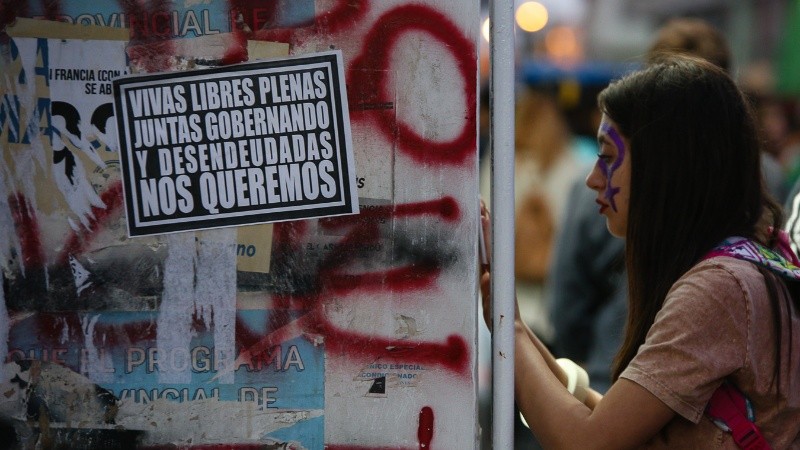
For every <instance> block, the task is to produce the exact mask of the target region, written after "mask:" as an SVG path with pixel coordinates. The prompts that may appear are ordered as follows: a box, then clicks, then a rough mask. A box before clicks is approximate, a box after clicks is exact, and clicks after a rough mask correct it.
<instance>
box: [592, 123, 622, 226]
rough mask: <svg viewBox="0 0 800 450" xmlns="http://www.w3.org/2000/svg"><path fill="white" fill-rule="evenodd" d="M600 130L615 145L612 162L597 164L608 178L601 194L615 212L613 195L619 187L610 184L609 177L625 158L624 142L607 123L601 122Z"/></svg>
mask: <svg viewBox="0 0 800 450" xmlns="http://www.w3.org/2000/svg"><path fill="white" fill-rule="evenodd" d="M601 130H602V131H603V133H605V134H606V135H607V136H608V137H609V138H611V140H612V141H614V145H616V146H617V157H616V158H615V159H614V163H613V164H611V166H609V165H608V164H606V162H605V161H603V160H600V161H598V164H599V165H600V170H602V171H603V173H605V176H606V180H608V186H606V191H605V193H604V194H603V196H604V197H605V198H606V200H608V203H609V205H611V209H613V210H614V212H617V202H616V201H614V197H616V195H617V194H618V193H619V189H620V188H619V187H614V186H612V185H611V177H613V176H614V173H615V172H616V171H617V169H619V167H620V166H621V165H622V162H623V161H624V160H625V144H624V143H623V142H622V137H621V136H620V135H619V133H617V130H615V129H614V128H612V127H611V126H609V125H608V124H603V126H602V128H601Z"/></svg>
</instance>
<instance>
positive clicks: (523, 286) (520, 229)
mask: <svg viewBox="0 0 800 450" xmlns="http://www.w3.org/2000/svg"><path fill="white" fill-rule="evenodd" d="M483 3H484V17H485V19H484V21H483V27H482V39H481V45H482V47H481V86H482V88H481V123H480V154H481V164H480V171H481V194H482V196H483V198H484V199H485V200H487V201H488V200H489V199H490V191H489V188H490V187H489V185H490V178H491V169H490V164H491V163H490V159H491V158H490V151H491V150H490V149H489V126H490V124H489V113H488V107H489V93H488V80H489V37H490V36H489V19H488V15H489V12H488V1H487V0H483ZM515 10H516V14H515V17H516V22H517V23H516V34H515V45H516V68H517V70H516V77H517V83H516V87H515V96H516V122H515V160H516V164H515V204H516V236H515V242H516V244H515V272H516V273H515V275H516V279H517V296H518V298H519V302H520V310H521V314H522V316H523V318H524V319H525V321H526V322H528V324H529V325H530V326H531V328H532V329H533V330H534V331H535V332H536V333H537V334H538V335H539V337H540V338H541V339H542V340H543V341H544V342H545V343H546V344H547V345H548V346H549V347H550V348H551V350H553V352H554V354H555V355H556V356H557V357H567V358H571V359H573V360H574V361H576V362H579V363H580V364H582V365H583V366H584V367H585V368H586V369H587V371H588V372H589V374H590V376H591V379H592V386H593V387H594V388H595V389H597V390H599V391H601V392H602V391H605V390H606V389H607V388H608V387H609V385H610V378H609V372H610V364H611V361H612V359H613V357H614V354H615V353H616V350H617V345H618V343H619V339H620V336H621V334H622V331H623V328H624V326H625V315H626V310H627V306H626V292H625V283H626V281H625V280H626V278H625V273H624V263H623V260H622V258H623V256H622V251H623V245H624V244H623V242H622V241H620V240H618V239H613V238H611V236H610V235H609V234H608V231H607V230H606V228H605V221H604V218H603V217H602V216H600V215H599V214H598V213H597V207H596V205H595V203H594V193H593V192H591V191H590V190H589V189H588V188H586V187H585V186H584V182H583V180H584V178H585V176H586V175H587V174H588V172H589V170H590V169H591V166H592V165H593V164H594V161H595V155H596V152H597V146H596V134H597V126H598V123H599V121H600V112H599V111H598V110H597V107H596V96H597V94H598V93H599V92H600V90H602V89H603V88H604V87H605V86H606V85H607V84H608V83H609V82H610V81H612V80H614V79H616V78H619V77H621V76H623V75H624V74H625V73H627V72H630V71H632V70H635V69H636V68H639V67H642V66H644V65H646V64H647V63H648V62H650V61H652V60H653V59H654V58H656V57H657V56H658V54H662V53H665V52H671V51H679V52H682V53H690V54H693V55H695V56H699V57H703V58H705V59H708V60H710V61H712V62H714V63H715V64H718V65H720V66H721V67H723V68H724V69H726V70H727V71H728V72H729V73H730V74H731V77H732V78H733V79H734V80H735V81H736V82H737V83H738V84H739V86H740V87H741V89H742V91H743V92H744V93H745V94H746V95H747V97H748V98H749V100H750V102H751V104H752V107H753V111H754V114H755V116H756V118H757V120H758V122H759V124H760V132H761V141H762V144H763V155H762V172H763V173H764V177H765V180H766V182H767V186H768V187H769V190H770V192H771V193H772V195H773V196H774V197H776V199H777V200H778V202H779V203H782V204H786V203H787V202H789V201H790V197H791V196H792V195H791V192H792V191H793V187H795V186H796V184H798V183H800V0H671V1H668V2H666V1H661V0H537V1H525V0H516V2H515ZM709 175H710V176H713V174H709ZM795 189H796V187H795ZM489 206H491V205H489ZM480 340H481V342H480V355H481V363H480V364H479V389H480V397H481V414H480V415H481V426H482V429H483V434H482V436H483V437H482V441H483V442H482V443H483V448H490V447H491V444H490V443H491V361H490V360H489V358H490V355H491V351H490V337H489V335H488V331H487V330H486V329H485V327H481V336H480ZM515 442H516V448H536V445H537V444H536V442H535V440H534V439H533V438H532V436H531V435H530V432H529V431H528V430H527V429H525V428H524V425H522V424H521V423H518V426H517V431H516V436H515Z"/></svg>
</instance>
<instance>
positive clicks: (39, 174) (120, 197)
mask: <svg viewBox="0 0 800 450" xmlns="http://www.w3.org/2000/svg"><path fill="white" fill-rule="evenodd" d="M478 8H479V2H472V1H464V0H452V1H434V0H429V1H424V0H423V1H415V2H405V1H402V0H380V1H378V0H317V1H313V0H284V1H268V2H265V1H247V0H230V1H221V0H199V1H191V0H184V1H178V0H175V1H174V2H170V1H159V0H152V1H139V0H120V1H109V2H93V1H88V0H87V1H81V0H76V1H69V2H67V1H48V2H40V1H28V2H26V1H12V2H2V4H0V30H2V33H0V77H2V83H1V84H0V94H1V95H2V102H1V103H0V148H2V161H0V257H2V280H3V289H2V291H0V355H3V357H4V364H3V365H2V366H0V375H2V377H0V380H1V381H2V386H0V387H2V393H3V395H2V396H0V441H2V442H5V443H9V444H8V445H9V447H10V448H34V447H35V448H104V449H105V448H145V449H158V448H198V449H212V448H213V449H222V448H247V449H249V448H265V449H267V448H292V449H301V448H307V449H322V448H327V449H374V448H381V449H388V448H392V449H412V448H413V449H416V448H438V449H465V448H475V446H476V442H477V439H478V434H479V430H478V427H477V411H476V409H477V399H476V361H477V357H476V342H477V322H476V321H477V302H476V298H477V292H476V270H475V261H476V259H477V208H478V198H477V191H478V188H477V148H476V146H477V136H476V132H477V125H476V111H477V108H476V98H477V95H476V94H477V86H476V80H477V46H476V45H477V39H478V28H479V27H478V18H479V11H478ZM26 18H27V19H35V22H34V23H33V24H31V21H26V20H24V19H26ZM58 22H60V23H58ZM63 23H67V24H73V25H74V26H67V25H63ZM76 26H79V27H80V28H75V27H76ZM123 28H127V30H126V29H123ZM120 30H121V31H122V32H121V33H120ZM329 50H338V51H341V54H342V57H343V58H342V59H343V65H344V75H345V82H346V89H347V100H348V104H349V120H350V127H351V132H352V152H353V157H354V161H355V172H356V180H355V182H356V186H357V188H358V199H359V203H360V213H359V214H356V215H342V216H336V217H324V218H318V219H306V220H295V221H286V222H277V223H274V224H268V225H264V224H261V225H252V226H236V227H220V228H214V229H208V230H202V231H185V232H174V233H166V234H161V235H155V236H145V237H128V235H127V227H126V214H125V210H124V200H125V195H126V192H125V191H124V189H123V188H122V180H121V175H120V162H119V154H118V150H119V147H118V144H117V142H118V140H117V135H116V122H115V118H114V110H113V108H111V107H110V103H112V101H113V96H112V92H111V88H110V86H111V80H112V79H114V78H116V77H125V76H130V75H132V74H136V73H160V72H170V71H191V70H195V69H197V68H203V67H224V66H228V65H232V64H237V63H244V62H247V61H254V60H257V59H260V58H269V57H278V58H280V57H282V56H300V55H305V54H312V53H315V52H322V51H329ZM59 445H66V446H67V447H58V446H59Z"/></svg>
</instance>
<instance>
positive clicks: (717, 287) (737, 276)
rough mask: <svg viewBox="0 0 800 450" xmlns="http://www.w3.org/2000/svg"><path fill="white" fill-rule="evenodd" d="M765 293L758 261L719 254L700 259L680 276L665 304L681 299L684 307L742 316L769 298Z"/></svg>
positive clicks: (680, 301)
mask: <svg viewBox="0 0 800 450" xmlns="http://www.w3.org/2000/svg"><path fill="white" fill-rule="evenodd" d="M766 295H767V291H766V286H765V284H764V277H763V275H761V273H760V272H759V270H758V268H757V267H756V265H755V264H753V263H751V262H748V261H744V260H740V259H736V258H733V257H729V256H718V257H714V258H709V259H705V260H703V261H700V262H698V263H697V264H695V265H694V267H692V268H691V269H690V270H689V271H688V272H686V273H685V274H684V275H683V276H682V277H681V278H680V279H678V281H677V282H675V284H674V285H673V286H672V289H670V292H669V293H668V294H667V299H666V301H665V304H664V305H665V307H666V306H668V305H669V304H670V303H673V302H679V303H680V304H682V305H683V307H688V306H689V305H694V306H693V307H690V308H691V309H692V310H694V311H695V312H697V311H698V310H703V309H706V308H712V307H714V308H715V309H716V308H722V309H724V310H727V311H729V312H730V313H734V314H735V315H737V316H739V315H740V314H747V311H749V310H751V309H752V308H753V303H754V302H755V303H760V302H761V300H762V299H764V300H766ZM741 306H745V307H744V308H741ZM738 318H740V319H743V318H744V317H738Z"/></svg>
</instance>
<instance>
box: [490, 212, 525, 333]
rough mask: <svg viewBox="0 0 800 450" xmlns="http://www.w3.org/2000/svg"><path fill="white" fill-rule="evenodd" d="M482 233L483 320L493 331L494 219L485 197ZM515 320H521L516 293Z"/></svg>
mask: <svg viewBox="0 0 800 450" xmlns="http://www.w3.org/2000/svg"><path fill="white" fill-rule="evenodd" d="M481 233H483V237H482V239H480V240H481V241H482V242H481V245H482V246H483V249H482V250H483V252H484V254H485V255H486V256H485V258H483V259H484V261H480V269H481V270H480V288H481V299H482V305H483V321H484V322H485V323H486V327H487V328H489V331H492V282H491V280H492V271H491V268H492V264H491V254H492V246H491V242H492V241H491V238H492V219H491V215H490V214H489V209H488V208H486V204H485V203H484V202H483V199H481ZM514 320H521V318H520V313H519V302H518V301H517V298H516V295H515V296H514Z"/></svg>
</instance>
